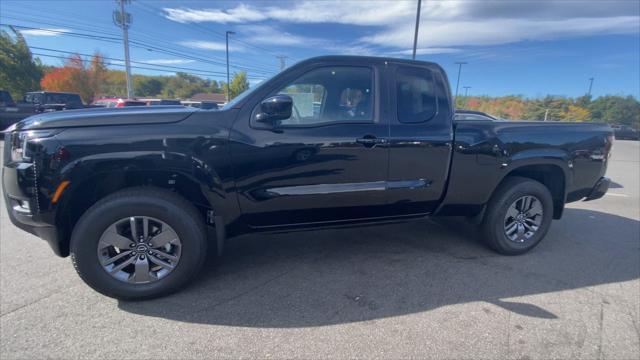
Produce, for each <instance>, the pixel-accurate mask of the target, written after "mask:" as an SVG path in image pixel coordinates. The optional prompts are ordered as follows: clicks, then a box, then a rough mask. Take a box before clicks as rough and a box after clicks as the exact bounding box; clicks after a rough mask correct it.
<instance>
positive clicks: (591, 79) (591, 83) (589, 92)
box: [587, 77, 593, 98]
mask: <svg viewBox="0 0 640 360" xmlns="http://www.w3.org/2000/svg"><path fill="white" fill-rule="evenodd" d="M592 88H593V78H592V77H590V78H589V91H587V96H588V97H589V98H590V97H591V89H592Z"/></svg>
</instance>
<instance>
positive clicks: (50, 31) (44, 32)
mask: <svg viewBox="0 0 640 360" xmlns="http://www.w3.org/2000/svg"><path fill="white" fill-rule="evenodd" d="M70 31H71V30H69V29H58V28H47V29H27V30H20V33H21V34H22V35H26V36H59V35H62V34H64V33H68V32H70Z"/></svg>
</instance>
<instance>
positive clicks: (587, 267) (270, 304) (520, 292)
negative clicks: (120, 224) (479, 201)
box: [119, 208, 640, 328]
mask: <svg viewBox="0 0 640 360" xmlns="http://www.w3.org/2000/svg"><path fill="white" fill-rule="evenodd" d="M639 237H640V222H638V221H637V220H633V219H628V218H624V217H620V216H616V215H610V214H605V213H602V212H597V211H590V210H582V209H570V208H568V209H566V211H565V214H564V218H563V219H562V220H560V221H554V222H553V224H552V227H551V230H550V231H549V233H548V235H547V237H546V239H544V240H543V242H542V243H541V244H540V245H539V246H538V247H537V248H536V249H534V250H533V251H532V252H530V253H529V254H526V255H523V256H516V257H507V256H501V255H498V254H496V253H494V252H492V251H490V250H488V249H487V248H485V247H484V245H483V244H481V242H480V241H479V240H478V238H477V236H476V228H475V227H473V226H471V225H467V224H464V223H460V222H452V221H450V220H439V221H438V222H433V221H427V220H425V221H417V222H409V223H402V224H393V225H384V226H382V225H381V226H370V227H358V228H350V229H338V230H336V229H333V230H321V231H313V232H295V233H287V234H277V235H274V234H271V235H255V234H254V235H250V236H244V237H240V238H237V239H232V240H231V241H230V244H229V246H228V252H227V253H226V255H225V256H224V258H222V259H221V260H220V262H219V263H218V264H217V265H209V266H207V268H206V269H205V271H204V273H203V274H202V276H201V277H200V279H199V280H197V281H196V282H194V283H193V284H191V285H190V286H189V287H188V288H186V289H185V290H183V291H181V292H179V293H177V294H175V295H172V296H169V297H166V298H162V299H157V300H152V301H146V302H119V307H120V308H121V309H122V310H124V311H128V312H131V313H136V314H141V315H146V316H153V317H161V318H166V319H171V320H176V321H182V322H190V323H202V324H215V325H229V326H244V327H273V328H288V327H310V326H323V325H332V324H342V323H350V322H358V321H367V320H374V319H380V318H387V317H393V316H400V315H406V314H413V313H418V312H423V311H429V310H432V309H436V308H439V307H442V306H446V305H452V304H459V303H466V302H472V301H482V302H486V303H490V304H494V305H497V306H500V307H502V308H504V309H506V310H509V311H512V312H514V313H517V314H520V315H525V316H530V317H536V318H543V319H554V318H557V315H556V314H553V313H551V312H550V311H548V310H545V309H543V308H541V307H539V306H536V305H533V304H528V303H525V302H522V301H519V300H518V299H510V298H515V297H520V296H526V295H535V294H542V293H548V292H556V291H562V290H571V289H579V288H584V287H589V286H595V285H600V284H609V283H617V282H623V281H629V280H635V279H638V278H639V277H640V264H639V263H638V256H639V254H640V248H639V244H640V240H639ZM485 311H490V310H489V309H488V308H485Z"/></svg>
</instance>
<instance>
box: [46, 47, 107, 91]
mask: <svg viewBox="0 0 640 360" xmlns="http://www.w3.org/2000/svg"><path fill="white" fill-rule="evenodd" d="M87 62H88V63H89V65H88V66H87V65H86V63H87ZM107 72H108V70H107V67H106V65H105V64H104V59H103V56H102V55H101V54H100V53H97V52H96V53H95V54H94V55H93V57H92V58H91V60H89V61H86V60H84V59H82V57H80V55H77V54H75V55H71V56H69V58H68V59H67V62H66V63H65V65H64V66H63V67H57V68H53V69H52V70H51V71H50V72H48V73H46V74H45V76H44V77H43V78H42V80H41V81H40V86H41V87H42V89H44V90H47V91H63V92H75V93H78V94H80V97H81V98H82V100H83V101H84V102H85V103H91V102H92V101H93V99H94V98H95V97H96V96H97V95H98V94H99V93H100V87H101V86H102V83H103V82H104V81H105V79H106V77H107Z"/></svg>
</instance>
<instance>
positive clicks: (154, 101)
mask: <svg viewBox="0 0 640 360" xmlns="http://www.w3.org/2000/svg"><path fill="white" fill-rule="evenodd" d="M137 100H138V101H142V102H144V103H146V104H147V105H148V106H151V105H181V104H180V100H175V99H137Z"/></svg>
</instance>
